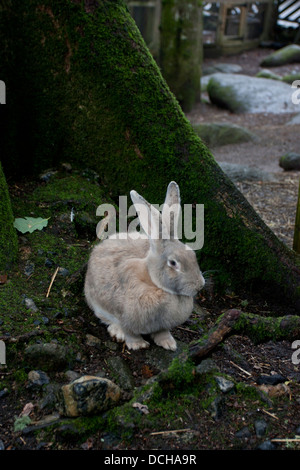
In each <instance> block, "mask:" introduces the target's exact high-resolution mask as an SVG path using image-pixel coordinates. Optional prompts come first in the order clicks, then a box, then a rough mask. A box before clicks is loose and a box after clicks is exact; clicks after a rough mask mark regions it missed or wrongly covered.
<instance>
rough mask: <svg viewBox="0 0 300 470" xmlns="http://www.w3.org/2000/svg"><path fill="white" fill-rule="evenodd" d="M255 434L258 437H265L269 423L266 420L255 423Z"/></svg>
mask: <svg viewBox="0 0 300 470" xmlns="http://www.w3.org/2000/svg"><path fill="white" fill-rule="evenodd" d="M254 428H255V433H256V436H257V437H263V436H264V435H265V434H266V432H267V423H266V422H265V421H264V420H257V421H255V423H254Z"/></svg>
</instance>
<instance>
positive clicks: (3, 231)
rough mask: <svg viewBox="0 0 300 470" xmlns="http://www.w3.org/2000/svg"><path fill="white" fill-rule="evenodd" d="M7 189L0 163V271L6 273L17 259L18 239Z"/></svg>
mask: <svg viewBox="0 0 300 470" xmlns="http://www.w3.org/2000/svg"><path fill="white" fill-rule="evenodd" d="M13 223H14V217H13V213H12V208H11V202H10V197H9V193H8V188H7V184H6V180H5V176H4V174H3V170H2V166H1V162H0V271H5V272H6V271H7V270H9V269H10V268H11V266H12V264H13V263H14V262H15V261H16V259H17V254H18V239H17V234H16V230H15V228H14V227H13Z"/></svg>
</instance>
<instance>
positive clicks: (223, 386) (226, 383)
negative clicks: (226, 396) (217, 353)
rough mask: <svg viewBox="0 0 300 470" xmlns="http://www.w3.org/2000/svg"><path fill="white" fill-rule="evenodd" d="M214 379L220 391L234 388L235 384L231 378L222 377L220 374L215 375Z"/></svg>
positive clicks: (226, 391)
mask: <svg viewBox="0 0 300 470" xmlns="http://www.w3.org/2000/svg"><path fill="white" fill-rule="evenodd" d="M215 379H216V382H217V384H218V387H219V389H220V390H221V392H223V393H228V392H230V391H231V390H233V389H234V386H235V385H234V382H232V381H231V380H228V379H225V377H222V376H220V375H216V376H215Z"/></svg>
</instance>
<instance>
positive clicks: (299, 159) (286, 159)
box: [279, 152, 300, 171]
mask: <svg viewBox="0 0 300 470" xmlns="http://www.w3.org/2000/svg"><path fill="white" fill-rule="evenodd" d="M279 166H280V167H281V168H283V169H284V170H285V171H292V170H300V154H298V153H295V152H288V153H286V154H285V155H282V157H280V160H279Z"/></svg>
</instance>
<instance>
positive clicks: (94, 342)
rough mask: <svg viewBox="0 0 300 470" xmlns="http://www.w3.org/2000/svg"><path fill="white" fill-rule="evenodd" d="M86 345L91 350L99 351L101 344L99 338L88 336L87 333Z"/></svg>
mask: <svg viewBox="0 0 300 470" xmlns="http://www.w3.org/2000/svg"><path fill="white" fill-rule="evenodd" d="M85 338H86V341H85V343H86V345H87V346H91V347H93V348H97V349H101V346H102V342H101V340H100V339H99V338H97V337H96V336H93V335H90V334H89V333H88V334H87V335H86V337H85Z"/></svg>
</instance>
